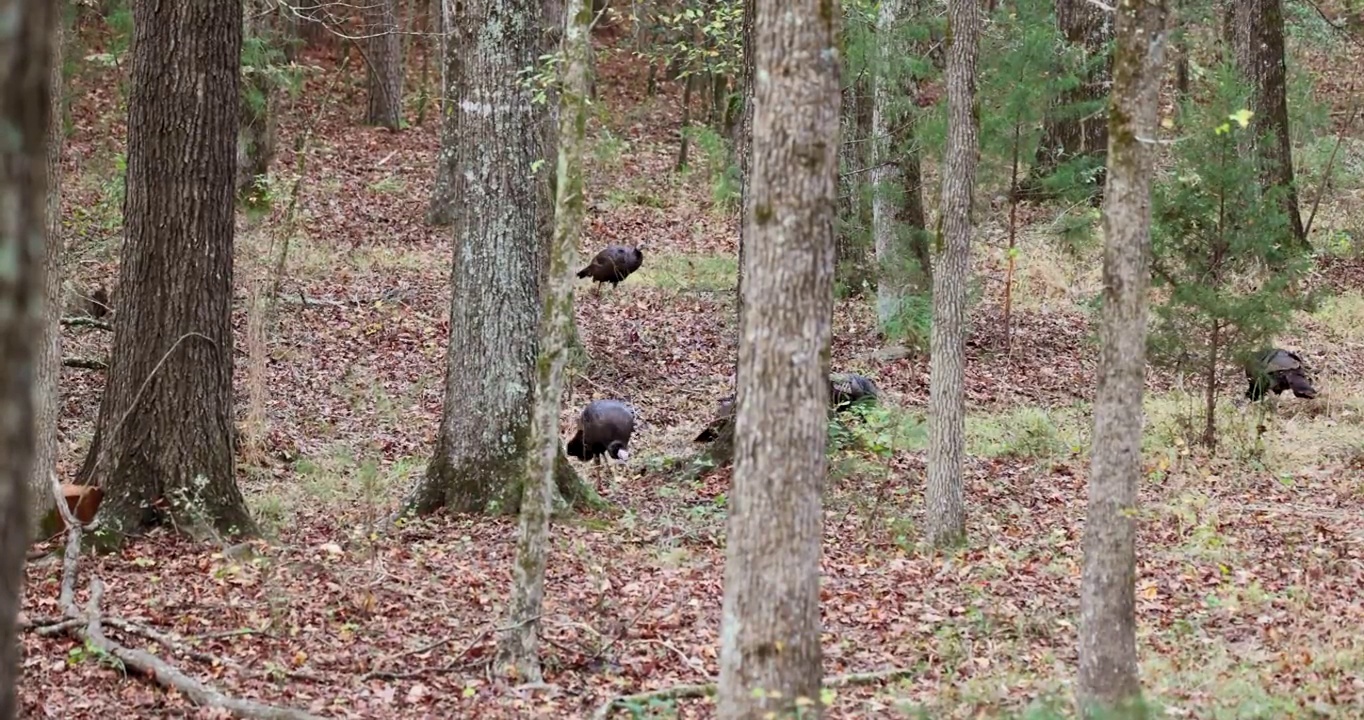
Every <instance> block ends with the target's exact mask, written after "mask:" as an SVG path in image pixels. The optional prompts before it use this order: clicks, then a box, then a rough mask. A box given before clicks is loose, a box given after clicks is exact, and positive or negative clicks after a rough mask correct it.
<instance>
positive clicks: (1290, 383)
mask: <svg viewBox="0 0 1364 720" xmlns="http://www.w3.org/2000/svg"><path fill="white" fill-rule="evenodd" d="M1246 382H1247V383H1248V384H1249V387H1247V388H1246V397H1248V398H1250V399H1251V400H1254V401H1259V400H1260V399H1261V398H1263V397H1264V396H1265V394H1266V393H1274V394H1275V395H1278V394H1280V393H1282V392H1283V391H1285V390H1291V391H1293V394H1294V395H1295V396H1297V397H1300V398H1304V399H1308V400H1310V399H1312V398H1314V397H1316V396H1317V389H1316V388H1314V387H1312V382H1311V380H1309V379H1308V377H1307V367H1306V366H1305V365H1304V364H1303V361H1302V358H1301V357H1300V356H1298V354H1297V353H1293V352H1289V351H1287V350H1284V349H1282V348H1271V349H1269V350H1266V351H1265V352H1263V353H1261V354H1260V355H1259V356H1258V357H1257V358H1255V360H1254V361H1253V362H1252V363H1251V364H1250V365H1247V366H1246Z"/></svg>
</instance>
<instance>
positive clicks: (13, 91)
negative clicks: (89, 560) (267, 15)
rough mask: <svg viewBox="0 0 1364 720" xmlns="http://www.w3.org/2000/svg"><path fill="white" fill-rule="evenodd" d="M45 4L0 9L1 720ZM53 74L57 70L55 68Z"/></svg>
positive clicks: (39, 183) (12, 656)
mask: <svg viewBox="0 0 1364 720" xmlns="http://www.w3.org/2000/svg"><path fill="white" fill-rule="evenodd" d="M59 8H60V6H59V5H58V4H57V3H55V2H51V1H50V0H0V18H3V21H0V454H3V457H4V463H3V468H2V469H0V717H4V718H11V717H17V716H18V710H19V708H18V699H17V690H16V687H15V686H16V683H17V681H18V678H19V675H20V672H21V671H20V666H19V644H20V643H19V636H18V629H17V627H16V625H17V621H18V617H19V608H20V604H21V599H22V595H23V592H22V586H23V580H24V552H25V550H26V549H27V548H28V540H29V532H30V527H29V518H28V512H29V508H28V497H27V496H28V484H29V482H30V480H29V479H30V477H31V476H32V471H33V469H34V467H35V464H34V454H35V438H34V435H35V429H36V427H35V425H34V419H35V418H34V387H35V385H34V379H35V375H36V372H35V371H36V368H35V365H36V361H37V359H38V357H39V354H40V349H39V347H38V342H39V340H41V338H42V332H43V294H44V290H45V288H44V282H43V264H44V250H43V245H44V242H45V241H44V235H45V234H46V232H45V229H46V227H47V208H48V194H47V168H48V148H47V143H48V131H49V129H50V127H51V123H50V114H51V112H52V105H53V101H52V99H51V93H52V88H51V81H52V72H53V71H52V68H53V66H54V65H58V64H57V63H54V61H53V58H52V54H53V53H52V44H53V43H52V41H53V33H52V26H53V24H54V23H55V22H56V21H57V16H58V11H59ZM58 66H59V65H58ZM58 72H59V71H58Z"/></svg>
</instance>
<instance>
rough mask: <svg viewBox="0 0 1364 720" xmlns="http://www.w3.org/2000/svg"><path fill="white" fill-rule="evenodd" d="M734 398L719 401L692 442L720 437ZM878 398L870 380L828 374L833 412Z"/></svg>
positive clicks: (879, 393)
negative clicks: (708, 420) (713, 415)
mask: <svg viewBox="0 0 1364 720" xmlns="http://www.w3.org/2000/svg"><path fill="white" fill-rule="evenodd" d="M735 397H736V396H734V395H730V396H729V397H727V398H724V399H723V400H721V401H720V406H719V408H718V409H717V410H716V411H715V417H714V419H712V420H711V421H710V423H709V424H707V425H706V427H705V428H703V429H702V430H701V432H699V433H697V435H696V437H695V438H693V440H692V441H693V442H699V443H704V442H712V441H713V440H715V439H716V438H718V437H720V430H721V429H722V428H723V427H724V426H725V423H727V422H730V421H732V420H733V419H734V402H735ZM880 397H881V392H880V391H879V390H877V389H876V383H873V382H872V381H871V378H868V377H866V376H863V375H858V374H857V373H829V405H830V406H832V407H833V409H834V410H835V411H843V410H846V409H848V408H850V407H852V406H853V405H855V404H857V403H860V402H864V401H866V402H874V401H875V400H877V399H878V398H880Z"/></svg>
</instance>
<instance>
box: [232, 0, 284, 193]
mask: <svg viewBox="0 0 1364 720" xmlns="http://www.w3.org/2000/svg"><path fill="white" fill-rule="evenodd" d="M279 13H280V10H279V8H278V7H277V6H275V5H274V4H272V3H268V2H267V1H266V0H246V4H245V11H244V20H245V22H246V26H245V27H244V29H243V30H242V37H243V41H244V42H249V43H250V45H249V47H250V48H251V52H243V56H244V57H243V58H242V60H243V62H242V65H243V71H244V75H243V78H242V93H243V94H242V101H241V126H240V128H239V129H238V131H237V195H238V196H239V197H246V198H249V197H250V196H251V190H252V188H254V187H255V186H256V183H257V181H258V179H262V180H263V179H264V178H265V177H266V176H267V175H268V174H269V172H270V163H271V162H273V161H274V159H275V147H276V143H277V136H278V129H277V128H278V125H279V118H278V117H277V108H278V104H279V92H278V91H277V89H276V87H275V81H274V79H273V78H272V77H271V76H270V73H268V72H267V68H266V67H265V66H266V65H274V64H278V62H279V61H278V60H276V59H275V58H277V57H283V53H282V48H281V38H282V35H281V33H280V25H281V23H280V17H279ZM248 62H250V63H254V65H255V66H251V67H248Z"/></svg>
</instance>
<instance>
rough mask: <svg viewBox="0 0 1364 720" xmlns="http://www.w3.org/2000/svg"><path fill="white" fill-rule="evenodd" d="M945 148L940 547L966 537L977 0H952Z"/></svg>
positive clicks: (938, 270) (932, 502) (936, 499)
mask: <svg viewBox="0 0 1364 720" xmlns="http://www.w3.org/2000/svg"><path fill="white" fill-rule="evenodd" d="M947 16H948V25H949V27H950V32H949V34H948V46H947V77H946V86H947V153H946V155H947V156H946V158H945V161H944V163H943V171H942V177H943V181H942V217H941V219H940V227H941V230H940V231H939V232H940V233H941V235H940V237H939V240H938V246H939V247H940V248H941V254H940V255H939V257H938V258H937V259H936V260H935V262H934V263H933V266H934V267H933V331H932V337H931V339H930V352H931V354H932V359H931V360H930V366H931V369H930V377H931V381H930V384H929V397H928V483H927V491H926V493H925V498H924V505H925V514H926V518H925V534H926V536H927V539H928V541H929V542H930V543H932V544H933V545H935V546H950V545H956V544H958V543H962V542H965V540H966V507H965V498H964V494H965V488H964V483H965V481H964V478H963V462H964V456H965V454H966V387H965V383H966V316H967V308H966V284H967V283H968V282H969V280H970V275H971V232H972V230H971V201H972V197H973V195H974V190H975V181H976V161H977V159H978V156H979V149H980V137H979V133H980V117H979V115H978V114H977V112H976V59H977V57H978V55H979V51H980V25H981V17H980V6H979V3H978V0H948V4H947Z"/></svg>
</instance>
